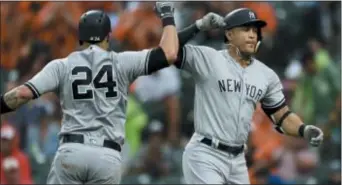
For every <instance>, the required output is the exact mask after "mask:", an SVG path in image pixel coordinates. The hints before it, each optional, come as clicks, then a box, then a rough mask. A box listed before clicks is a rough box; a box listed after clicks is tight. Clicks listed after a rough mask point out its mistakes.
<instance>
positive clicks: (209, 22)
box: [196, 12, 226, 31]
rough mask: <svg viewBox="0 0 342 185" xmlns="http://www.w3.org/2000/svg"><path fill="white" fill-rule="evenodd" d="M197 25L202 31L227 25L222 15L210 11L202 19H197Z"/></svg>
mask: <svg viewBox="0 0 342 185" xmlns="http://www.w3.org/2000/svg"><path fill="white" fill-rule="evenodd" d="M196 26H197V28H198V29H199V30H201V31H208V30H211V29H216V28H223V27H224V26H226V23H225V22H224V19H223V17H222V16H220V15H218V14H216V13H213V12H210V13H208V14H206V15H205V16H204V17H203V18H202V19H199V20H197V21H196Z"/></svg>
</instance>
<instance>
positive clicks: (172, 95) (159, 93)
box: [131, 66, 181, 147]
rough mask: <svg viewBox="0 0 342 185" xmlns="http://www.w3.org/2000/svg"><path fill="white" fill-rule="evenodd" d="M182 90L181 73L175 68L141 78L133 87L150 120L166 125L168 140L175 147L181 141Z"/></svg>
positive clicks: (171, 67)
mask: <svg viewBox="0 0 342 185" xmlns="http://www.w3.org/2000/svg"><path fill="white" fill-rule="evenodd" d="M156 87H158V88H156ZM180 88H181V81H180V76H179V72H178V70H177V69H176V68H175V67H174V66H170V67H168V68H165V69H162V70H160V71H158V72H156V73H155V74H152V75H150V76H142V77H139V78H138V79H136V80H135V81H134V83H133V84H132V86H131V90H132V91H133V92H134V93H135V95H136V97H137V99H138V100H139V101H140V102H142V104H143V107H144V108H145V110H146V111H147V113H148V114H149V117H150V119H160V120H163V122H165V123H166V128H167V136H168V138H167V139H168V141H169V142H170V144H172V145H173V146H175V147H177V146H178V145H179V141H180V140H179V139H180V138H179V137H180V136H179V132H180V130H179V127H180V126H179V125H180V120H179V119H180V102H179V101H180V100H179V93H180ZM161 104H162V105H164V107H163V108H161V107H160V105H161Z"/></svg>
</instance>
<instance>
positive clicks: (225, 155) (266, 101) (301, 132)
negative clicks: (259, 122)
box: [175, 8, 323, 184]
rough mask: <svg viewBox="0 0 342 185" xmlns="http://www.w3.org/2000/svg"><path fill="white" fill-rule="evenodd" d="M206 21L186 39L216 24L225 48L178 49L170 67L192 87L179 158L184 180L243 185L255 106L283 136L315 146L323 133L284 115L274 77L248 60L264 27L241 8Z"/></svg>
mask: <svg viewBox="0 0 342 185" xmlns="http://www.w3.org/2000/svg"><path fill="white" fill-rule="evenodd" d="M214 17H215V16H214ZM207 19H208V16H205V17H204V18H202V19H200V20H197V21H196V23H194V24H193V25H191V26H189V27H188V30H190V31H189V34H191V33H192V34H193V35H195V34H196V33H197V32H199V31H202V30H207V29H211V28H215V26H218V25H220V26H221V25H222V28H225V40H226V44H227V49H224V50H221V51H217V50H215V49H213V48H210V47H205V46H192V45H181V47H180V49H179V54H178V58H179V59H178V60H177V61H176V63H175V65H176V66H177V67H178V68H180V69H182V70H185V71H187V72H189V73H190V74H191V75H192V77H193V79H194V81H195V83H196V85H195V105H194V117H195V119H194V125H195V133H194V134H193V136H192V138H191V140H190V142H189V143H188V144H187V146H186V148H185V151H184V154H183V173H184V177H185V181H186V183H189V184H249V183H250V181H249V176H248V171H247V166H246V161H245V156H244V145H245V143H246V141H247V138H248V134H249V132H250V130H251V121H252V115H253V112H254V110H255V108H256V105H257V103H258V102H260V103H261V104H262V108H263V110H264V111H265V113H266V114H267V115H269V117H270V118H272V120H273V121H274V126H275V128H276V130H277V131H279V132H281V133H283V134H286V135H289V136H294V137H303V138H305V139H307V140H308V141H309V142H310V144H311V145H312V146H319V145H320V143H321V142H322V140H323V133H322V131H321V130H320V129H319V128H317V127H315V126H311V125H305V124H304V123H303V122H302V121H301V119H300V118H299V117H298V116H297V115H296V114H295V113H292V112H291V111H290V110H289V108H288V106H287V105H286V103H285V97H284V94H283V92H282V84H281V81H280V79H279V77H278V75H277V74H276V73H275V72H274V71H273V70H272V69H270V68H269V67H267V66H266V65H265V64H263V63H262V62H260V61H258V60H257V59H256V58H254V57H253V55H254V54H255V52H256V51H257V48H258V46H259V44H260V41H261V40H262V35H261V28H263V27H264V26H266V22H264V21H262V20H259V19H258V18H257V15H256V14H255V13H254V12H253V11H252V10H250V9H246V8H242V9H236V10H234V11H232V12H230V13H229V14H228V15H227V16H226V17H225V18H221V19H219V18H217V17H216V18H214V19H212V20H216V21H209V23H208V21H206V20H207ZM213 22H216V24H215V26H214V27H213V26H212V24H213ZM270 139H272V138H270Z"/></svg>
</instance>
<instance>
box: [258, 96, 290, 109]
mask: <svg viewBox="0 0 342 185" xmlns="http://www.w3.org/2000/svg"><path fill="white" fill-rule="evenodd" d="M284 102H285V97H284V98H283V99H281V100H280V101H279V102H278V103H276V104H274V105H271V106H268V105H263V107H264V108H267V109H273V108H277V107H278V106H280V105H282V104H283V103H284Z"/></svg>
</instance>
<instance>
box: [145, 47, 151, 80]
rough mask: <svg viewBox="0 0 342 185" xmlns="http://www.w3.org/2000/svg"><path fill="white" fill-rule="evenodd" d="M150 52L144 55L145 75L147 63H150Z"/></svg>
mask: <svg viewBox="0 0 342 185" xmlns="http://www.w3.org/2000/svg"><path fill="white" fill-rule="evenodd" d="M151 51H152V50H150V51H148V53H147V55H146V58H145V75H147V74H148V65H149V61H150V54H151Z"/></svg>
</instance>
